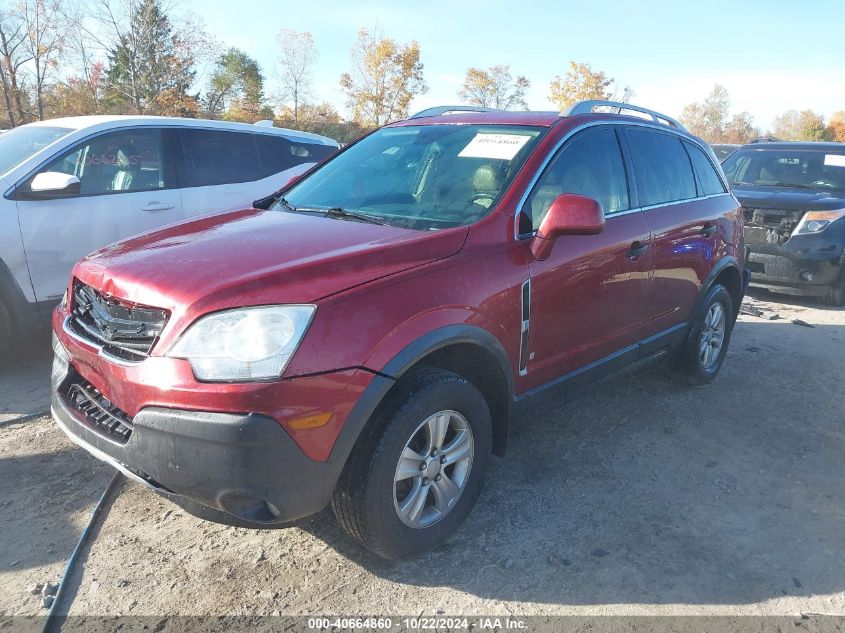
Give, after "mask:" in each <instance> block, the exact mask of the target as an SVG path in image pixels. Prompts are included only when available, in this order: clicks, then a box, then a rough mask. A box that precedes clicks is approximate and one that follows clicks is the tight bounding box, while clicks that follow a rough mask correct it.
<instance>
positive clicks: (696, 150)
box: [684, 141, 726, 196]
mask: <svg viewBox="0 0 845 633" xmlns="http://www.w3.org/2000/svg"><path fill="white" fill-rule="evenodd" d="M684 146H685V147H686V148H687V153H688V154H689V157H690V161H691V162H692V168H693V171H694V172H695V177H696V179H697V180H698V187H699V193H700V194H701V195H702V196H712V195H716V194H720V193H725V192H726V189H725V185H724V183H723V182H722V179H721V178H719V174H718V173H717V172H716V168H715V167H713V163H712V162H710V159H709V158H708V157H707V155H706V154H705V153H704V151H703V150H702V149H701V148H700V147H696V146H695V145H693V144H692V143H687V142H686V141H684Z"/></svg>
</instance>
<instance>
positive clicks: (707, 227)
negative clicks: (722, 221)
mask: <svg viewBox="0 0 845 633" xmlns="http://www.w3.org/2000/svg"><path fill="white" fill-rule="evenodd" d="M717 228H718V227H717V226H716V223H715V222H705V223H704V226H702V227H701V234H702V235H706V236H707V237H710V236H711V235H713V234H714V233H715V232H716V229H717Z"/></svg>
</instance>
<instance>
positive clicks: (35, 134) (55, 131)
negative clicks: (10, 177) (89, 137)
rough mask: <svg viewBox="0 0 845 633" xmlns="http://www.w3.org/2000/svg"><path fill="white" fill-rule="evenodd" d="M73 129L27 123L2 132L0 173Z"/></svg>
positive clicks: (0, 139) (0, 140)
mask: <svg viewBox="0 0 845 633" xmlns="http://www.w3.org/2000/svg"><path fill="white" fill-rule="evenodd" d="M72 131H73V130H71V129H69V128H65V127H48V126H46V125H25V126H23V127H16V128H15V129H13V130H9V131H8V132H6V133H5V134H0V174H4V173H6V172H7V171H9V170H10V169H11V168H12V167H14V166H15V165H18V164H19V163H21V162H23V161H24V160H26V159H27V158H29V157H30V156H32V155H33V154H35V153H36V152H38V151H40V150H42V149H44V148H45V147H47V146H48V145H49V144H50V143H53V142H54V141H57V140H58V139H60V138H62V137H63V136H65V135H67V134H69V133H70V132H72Z"/></svg>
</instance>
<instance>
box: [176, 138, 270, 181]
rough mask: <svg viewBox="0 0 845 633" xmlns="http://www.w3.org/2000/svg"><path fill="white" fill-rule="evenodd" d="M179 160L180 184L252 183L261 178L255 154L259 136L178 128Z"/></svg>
mask: <svg viewBox="0 0 845 633" xmlns="http://www.w3.org/2000/svg"><path fill="white" fill-rule="evenodd" d="M179 136H180V139H181V149H182V159H181V161H180V163H179V167H180V169H179V184H180V186H182V187H207V186H212V185H225V184H230V183H236V182H251V181H253V180H260V179H261V178H263V177H264V175H263V174H262V169H261V162H260V160H259V154H258V143H257V139H258V137H259V136H260V135H258V134H248V133H245V132H228V131H224V130H202V129H188V128H183V129H181V130H179Z"/></svg>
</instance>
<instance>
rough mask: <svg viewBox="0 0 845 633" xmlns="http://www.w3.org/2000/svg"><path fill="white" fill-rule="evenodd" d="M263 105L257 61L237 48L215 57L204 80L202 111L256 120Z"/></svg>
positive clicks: (236, 119)
mask: <svg viewBox="0 0 845 633" xmlns="http://www.w3.org/2000/svg"><path fill="white" fill-rule="evenodd" d="M263 107H264V76H263V75H262V74H261V69H260V68H259V66H258V62H257V61H255V60H254V59H253V58H252V57H250V56H249V55H247V54H246V53H244V52H243V51H241V50H239V49H237V48H230V49H229V50H228V51H226V52H225V53H223V54H222V55H221V56H220V57H219V59H218V60H217V64H216V66H215V67H214V70H213V71H212V73H211V78H210V79H209V81H208V88H207V90H206V95H205V112H206V115H207V116H209V117H210V118H221V117H223V118H226V119H230V120H235V121H249V122H254V121H257V120H258V119H259V118H260V116H261V113H262V108H263Z"/></svg>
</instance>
